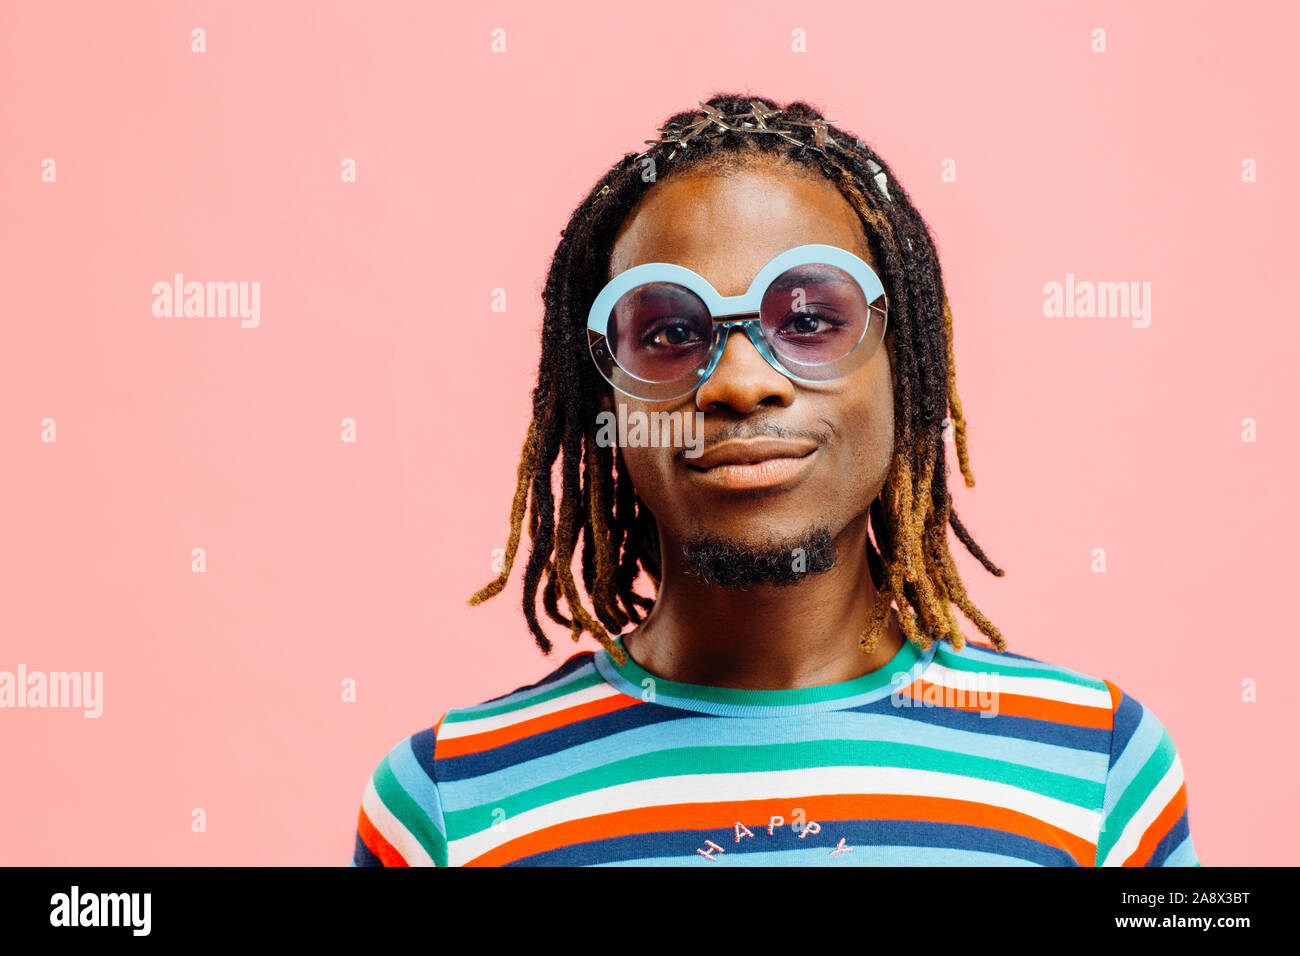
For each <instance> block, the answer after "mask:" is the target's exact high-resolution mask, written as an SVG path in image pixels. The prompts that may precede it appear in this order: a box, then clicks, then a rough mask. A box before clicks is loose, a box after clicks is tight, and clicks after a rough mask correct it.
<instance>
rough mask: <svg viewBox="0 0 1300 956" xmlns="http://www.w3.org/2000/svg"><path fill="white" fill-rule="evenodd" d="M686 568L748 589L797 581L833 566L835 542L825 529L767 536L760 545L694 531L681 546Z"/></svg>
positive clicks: (703, 577)
mask: <svg viewBox="0 0 1300 956" xmlns="http://www.w3.org/2000/svg"><path fill="white" fill-rule="evenodd" d="M682 554H683V557H684V558H685V560H686V569H687V571H689V572H690V573H691V574H694V575H695V576H696V577H698V578H699V579H700V580H701V581H703V582H704V583H705V584H717V585H719V586H721V587H724V588H748V587H751V586H752V585H755V584H775V585H777V586H785V585H790V584H798V583H799V582H800V581H802V580H803V579H804V577H805V576H807V575H809V574H818V573H821V572H822V571H829V570H830V569H831V568H833V567H834V566H835V542H834V541H833V540H832V539H831V533H830V531H829V530H827V529H826V528H816V527H814V528H810V529H808V530H807V531H805V532H804V533H803V534H800V535H792V536H790V537H788V538H780V539H770V540H768V541H764V542H762V543H761V544H750V543H747V542H741V541H734V540H727V539H723V538H719V537H717V536H716V535H711V534H703V533H701V534H697V535H694V536H693V537H691V538H690V539H688V540H687V541H686V543H685V544H684V545H683V546H682Z"/></svg>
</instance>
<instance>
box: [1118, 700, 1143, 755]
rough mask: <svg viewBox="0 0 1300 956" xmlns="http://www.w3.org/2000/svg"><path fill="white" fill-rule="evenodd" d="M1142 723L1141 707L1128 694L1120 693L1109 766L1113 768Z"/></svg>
mask: <svg viewBox="0 0 1300 956" xmlns="http://www.w3.org/2000/svg"><path fill="white" fill-rule="evenodd" d="M1141 722H1142V705H1141V704H1139V703H1138V702H1137V701H1136V700H1134V699H1133V698H1132V697H1130V696H1129V695H1128V694H1126V693H1124V692H1123V691H1120V697H1119V706H1118V707H1116V708H1115V736H1114V738H1113V739H1112V740H1111V744H1110V766H1111V767H1114V766H1115V761H1117V760H1119V758H1120V754H1122V753H1123V752H1124V748H1125V747H1127V746H1128V742H1129V740H1130V739H1132V737H1133V732H1134V731H1135V730H1137V728H1138V724H1140V723H1141Z"/></svg>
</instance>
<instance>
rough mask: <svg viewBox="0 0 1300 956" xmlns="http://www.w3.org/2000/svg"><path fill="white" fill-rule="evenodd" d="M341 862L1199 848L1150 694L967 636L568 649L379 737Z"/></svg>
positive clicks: (867, 857)
mask: <svg viewBox="0 0 1300 956" xmlns="http://www.w3.org/2000/svg"><path fill="white" fill-rule="evenodd" d="M351 865H353V866H421V865H423V866H434V865H436V866H466V865H475V866H504V865H517V866H589V865H608V866H618V865H625V866H771V865H777V866H877V865H885V866H900V865H921V866H986V865H994V866H1004V865H1005V866H1034V865H1039V866H1200V865H1201V864H1200V861H1199V859H1198V858H1197V855H1196V850H1195V849H1194V847H1193V846H1192V838H1191V834H1190V832H1189V830H1188V819H1187V797H1186V791H1185V788H1184V785H1183V768H1182V762H1181V761H1180V759H1179V756H1178V752H1177V750H1176V749H1175V747H1174V743H1173V740H1172V739H1171V738H1170V736H1169V733H1168V731H1166V730H1165V728H1164V726H1163V725H1162V724H1161V723H1160V721H1159V720H1157V719H1156V716H1155V715H1154V714H1153V713H1152V712H1151V711H1149V710H1148V709H1147V708H1146V707H1144V706H1143V705H1142V704H1140V703H1138V702H1137V701H1136V700H1134V699H1133V698H1132V697H1130V696H1129V695H1128V694H1125V693H1124V692H1122V691H1121V690H1120V689H1119V688H1117V687H1116V686H1115V685H1114V684H1112V683H1110V682H1109V681H1104V680H1098V679H1096V678H1092V677H1087V676H1085V675H1083V674H1079V673H1077V672H1075V671H1072V670H1068V669H1066V668H1064V667H1057V666H1055V665H1052V664H1046V663H1043V662H1042V661H1039V660H1035V659H1034V658H1031V657H1025V656H1022V655H1019V654H1013V653H1009V652H1008V653H1003V654H999V653H997V652H996V651H995V650H993V649H992V648H991V647H990V646H989V645H987V644H980V643H976V642H971V641H968V642H967V644H966V646H965V647H964V648H963V649H962V650H961V651H959V652H958V651H954V650H953V649H952V646H951V645H950V644H946V643H942V642H935V643H934V644H933V645H932V646H931V647H930V648H929V649H928V650H926V651H921V650H920V649H919V648H917V647H916V646H915V645H913V644H911V643H908V642H904V644H903V647H902V648H901V649H900V650H899V651H898V653H897V654H896V655H895V656H894V658H893V659H892V660H891V661H890V662H889V664H887V665H886V666H885V667H882V668H880V669H878V670H876V671H873V672H872V673H870V674H866V675H864V676H862V677H859V678H856V679H854V680H849V681H844V682H842V683H837V684H830V685H826V686H821V687H808V688H802V689H796V690H737V689H732V688H719V687H705V686H700V685H694V684H681V683H676V682H673V681H668V680H663V679H661V678H657V677H654V676H653V675H651V674H650V673H648V672H647V671H645V670H644V669H642V668H641V667H640V666H638V665H637V663H636V662H635V661H633V660H632V658H631V657H630V656H629V657H628V659H627V663H625V664H622V665H620V664H618V663H617V661H616V660H615V659H614V658H613V657H612V656H610V654H609V653H608V652H607V651H605V650H604V649H603V648H602V649H600V650H598V651H583V652H581V653H577V654H574V655H573V656H572V657H570V658H569V659H568V660H567V661H565V662H564V664H562V665H561V666H560V667H558V668H556V669H555V670H554V671H553V672H551V673H550V674H548V675H547V676H546V677H544V678H543V679H542V680H540V681H538V682H537V683H536V684H532V685H530V686H527V687H521V688H520V689H519V690H516V691H514V692H513V693H511V694H507V695H505V696H503V697H498V698H496V699H494V700H490V701H487V702H486V703H482V704H478V705H476V706H473V707H463V708H456V709H453V710H449V711H447V712H446V713H445V714H444V715H443V717H442V718H441V719H440V720H439V721H438V722H437V723H436V724H435V725H434V726H432V727H430V728H428V729H426V730H422V731H420V732H419V733H415V734H412V735H411V736H410V737H407V738H406V739H405V740H403V741H401V742H400V743H399V744H397V746H395V747H394V748H393V749H392V750H391V751H390V752H389V753H388V755H387V756H385V757H384V759H383V760H382V761H380V763H379V765H378V767H377V768H376V769H375V771H374V773H373V774H372V775H371V778H370V781H369V782H368V783H367V785H366V787H365V792H364V795H363V797H362V802H361V812H360V815H359V818H358V822H357V833H356V842H355V848H354V855H353V857H352V860H351Z"/></svg>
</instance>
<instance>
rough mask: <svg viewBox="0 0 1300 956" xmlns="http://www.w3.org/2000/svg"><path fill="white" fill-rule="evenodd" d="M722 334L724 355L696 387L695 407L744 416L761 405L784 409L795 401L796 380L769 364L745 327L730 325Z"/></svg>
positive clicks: (701, 409)
mask: <svg viewBox="0 0 1300 956" xmlns="http://www.w3.org/2000/svg"><path fill="white" fill-rule="evenodd" d="M722 334H723V335H725V336H727V339H726V341H725V342H724V343H723V349H722V357H721V358H720V359H718V364H717V365H716V366H715V367H714V369H713V374H712V375H710V376H709V377H708V379H706V380H705V382H704V383H703V384H702V385H701V386H700V387H699V388H698V389H697V390H696V392H695V406H696V408H698V409H700V411H704V412H709V411H718V410H721V409H723V408H730V409H732V410H733V411H736V412H739V413H741V414H742V415H745V414H749V413H750V412H752V411H754V410H755V409H756V408H758V406H760V405H775V406H777V407H779V408H785V407H786V406H788V405H789V404H790V403H791V402H793V401H794V394H795V393H794V383H793V382H791V381H790V380H789V379H788V378H786V377H785V376H784V375H782V374H781V373H780V372H778V371H777V370H776V369H774V368H772V366H771V365H768V364H767V361H766V360H765V359H764V358H763V356H761V355H759V354H758V349H756V348H754V343H753V342H751V341H750V340H749V336H747V335H746V334H745V332H744V330H743V329H742V328H740V327H739V326H735V325H732V326H728V327H727V328H725V329H724V330H723V333H722Z"/></svg>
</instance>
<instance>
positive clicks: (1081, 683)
mask: <svg viewBox="0 0 1300 956" xmlns="http://www.w3.org/2000/svg"><path fill="white" fill-rule="evenodd" d="M940 657H941V658H942V659H940ZM935 663H936V664H941V665H943V666H944V667H947V668H948V669H949V670H954V671H966V672H967V673H972V674H987V673H992V674H1000V675H1002V676H1004V677H1041V678H1043V679H1045V680H1054V681H1060V682H1061V683H1062V684H1074V685H1075V686H1077V687H1088V688H1091V689H1092V690H1096V691H1101V692H1103V693H1105V694H1107V695H1109V693H1110V691H1109V690H1107V688H1106V685H1105V684H1103V683H1102V682H1101V681H1099V680H1097V679H1096V678H1093V677H1085V676H1084V675H1082V674H1070V673H1062V672H1061V671H1058V670H1051V669H1049V668H1045V667H1014V666H1010V665H1005V664H1004V665H996V664H989V663H987V662H985V661H977V660H974V659H972V658H967V657H960V656H958V655H956V654H949V653H947V652H943V651H941V652H940V655H939V656H937V657H936V659H935Z"/></svg>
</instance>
